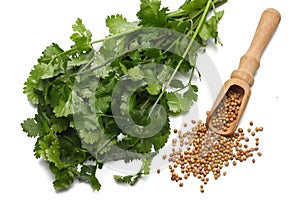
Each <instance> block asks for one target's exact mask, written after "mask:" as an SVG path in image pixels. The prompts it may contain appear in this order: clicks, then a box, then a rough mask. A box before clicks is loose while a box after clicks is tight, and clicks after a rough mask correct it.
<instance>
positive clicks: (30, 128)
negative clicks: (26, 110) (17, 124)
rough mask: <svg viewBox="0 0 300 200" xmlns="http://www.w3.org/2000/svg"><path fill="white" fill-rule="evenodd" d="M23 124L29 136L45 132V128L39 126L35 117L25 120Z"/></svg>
mask: <svg viewBox="0 0 300 200" xmlns="http://www.w3.org/2000/svg"><path fill="white" fill-rule="evenodd" d="M21 126H22V128H23V131H24V132H26V133H27V136H28V137H36V136H38V135H39V134H41V133H42V132H43V129H41V128H40V127H39V126H38V124H37V123H36V121H35V119H34V118H28V119H26V120H24V122H23V123H22V124H21Z"/></svg>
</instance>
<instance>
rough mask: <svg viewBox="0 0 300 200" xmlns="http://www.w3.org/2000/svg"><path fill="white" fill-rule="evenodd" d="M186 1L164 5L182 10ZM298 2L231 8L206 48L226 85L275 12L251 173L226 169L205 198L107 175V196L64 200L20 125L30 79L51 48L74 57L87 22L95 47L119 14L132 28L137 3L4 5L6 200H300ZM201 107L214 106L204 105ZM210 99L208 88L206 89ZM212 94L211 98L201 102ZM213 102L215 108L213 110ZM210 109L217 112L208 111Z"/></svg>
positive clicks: (238, 1) (14, 1)
mask: <svg viewBox="0 0 300 200" xmlns="http://www.w3.org/2000/svg"><path fill="white" fill-rule="evenodd" d="M183 2H184V0H177V1H175V0H162V3H163V5H164V6H168V7H169V8H170V10H175V9H176V8H177V7H178V6H179V5H180V4H182V3H183ZM297 5H298V1H296V0H290V1H282V0H264V1H261V0H251V1H250V0H247V1H246V0H231V1H229V3H227V4H226V5H225V6H223V9H225V15H224V18H223V19H222V21H221V23H220V29H219V32H220V37H221V39H222V42H223V43H224V46H223V47H221V46H218V47H216V48H211V47H209V48H208V51H207V52H208V54H209V56H210V57H211V58H212V59H213V61H214V63H215V65H216V67H217V68H218V71H219V73H220V75H221V77H222V80H223V81H225V80H226V79H227V78H229V76H230V73H231V71H232V70H234V69H235V68H237V66H238V63H239V58H240V57H241V56H242V55H243V53H244V52H245V51H246V50H247V48H248V46H249V44H250V41H251V39H252V36H253V33H254V31H255V29H256V25H257V23H258V20H259V18H260V15H261V13H262V11H263V10H264V9H266V8H268V7H274V8H276V9H278V10H279V11H280V12H281V14H282V21H281V24H280V26H279V29H278V30H277V32H276V34H275V35H274V37H273V39H272V41H271V43H270V44H269V45H268V47H267V49H266V51H265V53H264V55H263V57H262V60H261V67H260V69H259V71H258V72H257V74H256V76H255V84H254V86H253V87H252V96H251V98H250V101H249V104H248V107H247V110H246V111H245V113H244V116H243V119H242V121H241V123H240V125H241V126H242V127H247V126H248V122H249V121H250V120H253V121H254V122H255V123H256V124H259V125H263V126H264V128H265V129H264V132H263V134H262V136H261V146H260V148H261V151H262V152H263V156H262V157H260V158H258V159H257V162H256V163H255V164H254V165H253V164H252V163H251V162H250V161H248V162H247V163H241V164H238V165H237V166H236V167H230V168H229V169H227V176H226V177H222V178H220V179H219V180H217V181H214V180H211V181H210V182H209V184H208V185H207V186H206V187H205V193H204V194H201V193H200V192H199V184H200V183H199V182H198V181H197V180H192V179H189V180H188V181H186V182H185V185H184V187H183V188H179V187H178V184H177V183H174V182H171V181H170V176H169V171H168V170H167V169H163V170H162V172H161V174H160V175H158V174H156V173H152V174H151V175H150V176H148V177H145V178H144V179H142V180H141V181H140V182H139V183H138V184H137V185H135V186H134V187H131V186H127V185H126V186H123V185H118V184H116V183H115V182H114V181H113V178H112V175H113V174H116V173H117V172H114V171H112V170H110V169H107V168H105V169H104V170H102V171H101V172H100V173H99V174H97V176H98V178H99V180H100V182H101V183H102V189H101V191H99V192H94V191H92V189H91V188H90V187H89V185H87V184H80V183H77V182H76V183H75V184H74V185H73V186H72V188H71V189H70V190H68V191H66V192H62V193H56V192H55V191H54V189H53V187H52V185H51V183H52V181H53V176H52V175H51V173H50V172H49V171H48V169H47V166H46V165H45V164H44V163H43V162H41V161H39V160H36V159H35V158H34V156H33V153H32V149H33V145H34V140H33V139H30V138H27V136H26V134H25V133H23V132H22V129H21V127H20V123H21V122H22V120H24V119H25V118H27V117H31V116H33V115H34V113H35V110H34V109H33V108H32V107H31V106H30V105H29V103H28V102H27V98H26V96H25V95H23V94H22V88H23V83H24V81H25V80H26V78H27V76H28V74H29V71H30V70H31V68H32V66H33V65H34V64H35V63H36V59H37V58H38V57H39V56H40V55H41V52H42V50H43V49H44V48H45V47H46V46H47V45H49V44H51V43H52V42H56V43H58V44H60V45H61V47H62V48H64V49H67V48H68V47H69V46H70V44H71V42H70V40H69V36H70V34H71V32H72V29H71V25H72V24H73V23H74V21H75V20H76V19H77V17H80V18H82V19H83V22H84V24H85V25H86V26H87V27H88V28H89V29H90V30H91V32H92V33H93V35H94V39H100V38H103V37H104V36H106V35H107V34H108V30H107V29H106V27H105V18H106V17H107V16H108V15H111V14H116V13H121V14H123V16H125V17H127V18H128V20H129V21H132V20H136V17H135V13H136V12H137V11H138V9H139V0H109V1H101V0H98V1H96V0H85V1H82V0H81V1H79V0H73V1H61V0H52V1H41V0H39V1H38V0H37V1H34V0H26V1H22V0H10V1H2V2H1V3H0V22H1V23H0V26H1V29H0V30H1V31H0V58H1V63H0V66H1V73H0V76H1V78H0V81H1V83H0V87H1V88H0V92H1V98H0V101H1V103H0V106H1V115H0V116H1V122H0V126H1V129H0V131H1V144H0V155H1V157H0V158H1V164H0V173H1V179H0V184H1V186H0V191H1V192H0V199H20V198H22V199H32V200H36V199H44V200H48V199H49V200H50V199H52V200H53V199H55V200H56V199H64V200H69V199H70V200H71V199H89V200H92V199H105V198H112V199H118V198H120V199H121V198H122V199H158V198H162V199H163V198H170V199H183V198H187V197H188V198H195V199H217V198H219V199H220V198H223V199H229V198H230V199H232V200H233V199H241V198H242V199H256V198H259V199H261V198H268V199H271V198H276V199H279V198H285V199H299V197H300V195H299V183H298V181H299V180H300V173H299V171H298V169H299V161H298V160H299V154H298V153H299V148H298V145H299V139H300V136H299V128H298V125H299V116H298V113H300V109H299V95H298V93H299V84H300V79H299V70H298V68H299V63H298V60H299V55H298V54H299V45H300V42H299V35H300V30H299V14H298V9H299V8H298V6H297ZM201 89H202V88H200V92H199V98H200V99H209V98H210V97H209V96H205V95H201V94H202V93H201ZM203 90H205V88H203ZM203 94H205V92H204V93H203ZM208 102H209V101H208ZM202 106H203V109H204V110H205V109H209V107H210V106H211V104H204V105H202Z"/></svg>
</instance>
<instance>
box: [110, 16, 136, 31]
mask: <svg viewBox="0 0 300 200" xmlns="http://www.w3.org/2000/svg"><path fill="white" fill-rule="evenodd" d="M137 25H138V22H127V19H126V18H124V17H123V16H122V15H119V14H118V15H112V16H110V17H107V18H106V26H107V27H108V28H109V32H110V33H111V34H113V35H114V34H118V33H122V32H125V31H128V30H130V29H134V28H136V27H137Z"/></svg>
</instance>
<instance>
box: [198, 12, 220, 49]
mask: <svg viewBox="0 0 300 200" xmlns="http://www.w3.org/2000/svg"><path fill="white" fill-rule="evenodd" d="M223 15H224V11H219V12H216V13H215V15H214V16H212V17H211V18H210V19H209V20H208V21H207V22H206V23H204V24H203V26H202V28H201V30H200V32H199V35H200V37H201V38H202V39H203V40H208V38H210V37H211V38H213V39H215V42H219V43H220V44H221V41H220V39H219V37H218V23H219V21H220V20H221V18H222V17H223Z"/></svg>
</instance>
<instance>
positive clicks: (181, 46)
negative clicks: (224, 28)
mask: <svg viewBox="0 0 300 200" xmlns="http://www.w3.org/2000/svg"><path fill="white" fill-rule="evenodd" d="M226 2H227V0H187V1H186V2H185V3H184V4H183V5H182V6H181V7H180V8H179V9H178V10H177V11H174V12H170V11H169V10H168V8H161V2H160V0H141V5H140V11H139V12H138V13H137V17H138V21H136V22H128V21H127V19H126V18H124V17H123V16H122V15H120V14H117V15H112V16H110V17H108V18H107V19H106V25H107V27H108V28H109V32H110V35H109V36H107V37H105V38H104V39H100V40H94V41H92V34H91V32H90V31H89V30H88V29H86V27H85V26H84V24H83V23H82V20H81V19H77V21H76V23H75V24H74V25H73V26H72V28H73V31H74V33H73V34H72V35H71V37H70V38H71V40H72V41H73V43H74V44H73V45H72V46H71V47H70V49H68V50H63V49H61V48H60V47H59V45H58V44H55V43H53V44H52V45H50V46H48V47H47V48H46V49H45V50H44V51H43V53H42V56H41V57H40V58H39V59H38V63H37V64H36V65H35V66H34V68H33V70H32V71H31V72H30V76H29V77H28V79H27V81H26V82H25V86H24V93H25V94H26V95H27V96H28V100H29V101H30V102H31V103H32V104H34V105H35V106H36V108H37V114H36V115H35V116H34V117H33V118H28V119H26V120H24V122H23V123H22V128H23V130H24V131H25V132H26V133H27V135H28V136H29V137H33V138H36V143H35V147H34V155H35V157H36V158H42V159H44V160H45V161H46V162H48V163H49V169H50V170H51V172H52V173H53V174H54V175H55V180H54V182H53V186H54V188H55V189H56V190H58V191H59V190H64V189H67V188H69V187H70V185H71V184H72V183H73V182H74V180H75V179H77V180H79V181H81V182H87V183H89V184H90V185H91V187H92V188H93V189H95V190H100V188H101V185H100V183H99V181H98V179H97V178H96V171H97V170H98V169H101V168H102V166H103V165H104V164H105V163H107V162H111V161H117V160H124V161H125V162H130V161H131V160H133V159H139V160H141V161H142V163H143V164H142V166H141V169H140V170H139V171H138V172H137V173H136V174H134V175H129V176H117V175H116V176H114V178H115V180H116V181H117V182H125V183H129V184H131V185H134V184H135V183H136V182H137V181H138V179H139V178H141V177H142V176H143V175H145V174H149V172H150V165H151V160H152V158H153V157H154V156H155V155H156V154H157V152H158V151H159V150H160V149H161V148H163V147H164V146H165V144H166V142H167V140H168V138H169V134H170V124H169V116H171V115H178V114H181V113H184V112H186V111H188V110H189V109H190V107H191V106H192V104H193V103H194V102H195V101H196V100H197V91H198V89H197V86H196V85H193V84H192V82H191V80H192V77H193V75H194V72H195V70H196V69H195V56H196V53H197V52H198V50H199V48H202V47H205V46H206V41H207V40H208V39H209V38H212V39H213V40H214V41H215V43H220V44H221V41H220V39H219V37H218V31H217V25H218V23H219V21H220V19H221V18H222V16H223V13H224V12H223V11H216V7H218V6H221V5H222V4H224V3H226ZM211 11H212V16H211V17H210V18H209V19H207V18H208V17H207V15H208V13H209V12H211ZM174 32H176V34H174ZM96 44H97V45H99V44H101V47H100V49H98V48H96V47H95V45H96ZM199 44H200V45H199ZM179 72H180V73H181V74H184V75H188V76H190V77H189V81H188V82H187V83H184V82H183V81H182V80H180V79H178V78H177V77H176V75H177V74H178V73H179ZM124 77H125V78H124ZM120 81H121V82H122V83H123V84H119V83H120ZM129 86H130V87H129ZM170 87H171V88H175V90H173V91H171V90H169V88H170ZM124 91H125V92H124ZM115 94H119V95H117V96H114V95H115ZM114 108H119V109H118V110H117V111H114ZM153 116H155V117H153ZM128 117H129V118H131V119H132V121H129V120H128ZM133 124H134V125H133ZM153 124H154V125H153ZM145 127H150V129H146V128H145ZM157 127H160V128H159V129H157V131H156V132H155V131H154V134H153V133H152V132H153V130H156V128H157ZM145 136H147V137H145Z"/></svg>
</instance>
